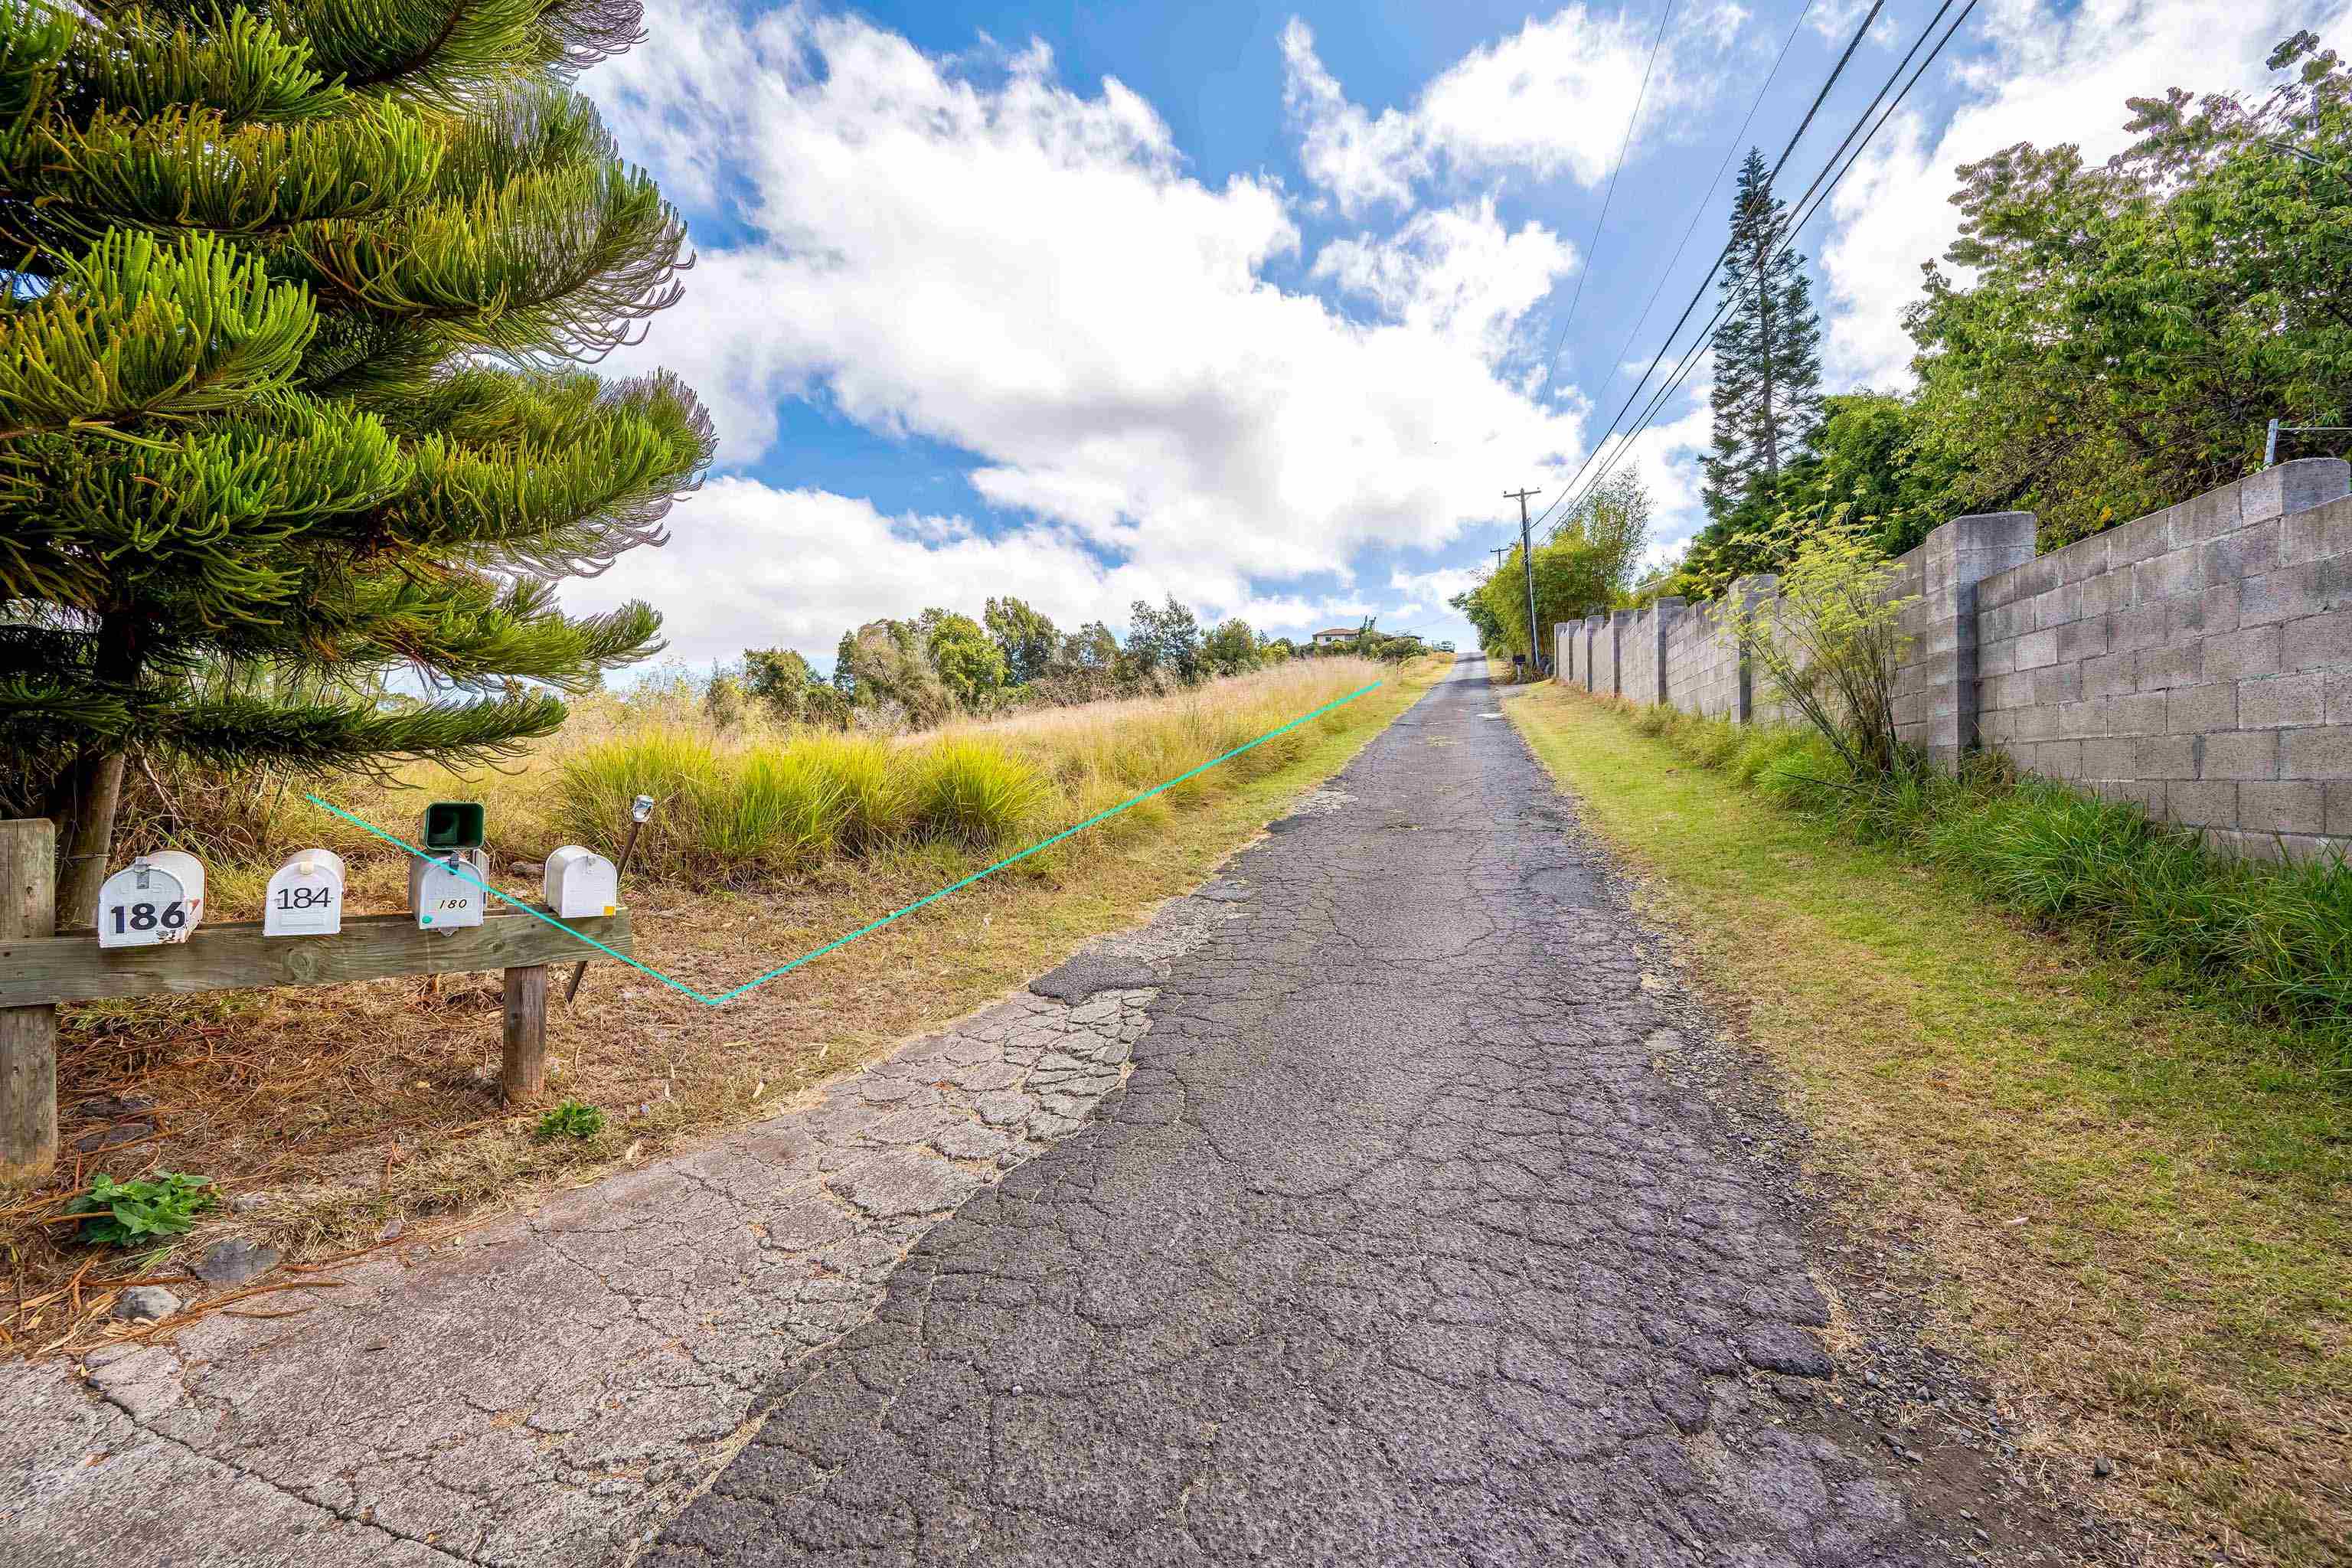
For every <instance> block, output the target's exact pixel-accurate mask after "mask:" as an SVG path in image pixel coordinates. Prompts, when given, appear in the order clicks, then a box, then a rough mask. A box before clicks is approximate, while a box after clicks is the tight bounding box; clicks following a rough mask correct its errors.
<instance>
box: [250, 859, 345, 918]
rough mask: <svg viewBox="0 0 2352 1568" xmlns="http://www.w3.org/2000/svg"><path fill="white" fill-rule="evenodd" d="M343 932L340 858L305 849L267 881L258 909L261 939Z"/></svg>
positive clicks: (341, 867)
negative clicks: (259, 909) (264, 896)
mask: <svg viewBox="0 0 2352 1568" xmlns="http://www.w3.org/2000/svg"><path fill="white" fill-rule="evenodd" d="M342 929H343V858H342V857H341V856H340V855H338V854H336V853H335V852H334V851H333V850H331V849H305V850H303V851H302V853H300V854H299V855H297V856H295V857H294V858H292V859H291V860H289V861H287V862H286V864H284V865H283V866H280V867H278V869H277V871H276V872H275V873H274V874H272V875H271V877H270V879H269V892H268V896H267V898H265V899H264V900H263V901H262V906H261V934H262V935H264V936H332V935H334V934H335V933H336V932H337V931H341V930H342Z"/></svg>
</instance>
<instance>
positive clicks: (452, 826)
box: [417, 800, 483, 855]
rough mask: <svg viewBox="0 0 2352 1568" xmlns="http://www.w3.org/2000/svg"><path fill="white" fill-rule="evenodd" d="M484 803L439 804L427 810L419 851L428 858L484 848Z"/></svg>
mask: <svg viewBox="0 0 2352 1568" xmlns="http://www.w3.org/2000/svg"><path fill="white" fill-rule="evenodd" d="M482 829H483V821H482V803H481V802H480V801H478V800H436V801H435V802H434V803H433V804H432V805H428V806H426V807H425V826H424V827H423V829H422V830H421V832H422V837H420V838H419V839H418V841H417V847H419V848H421V849H423V850H424V851H425V853H427V854H429V855H444V854H446V853H448V852H449V851H450V850H452V849H479V848H480V847H482Z"/></svg>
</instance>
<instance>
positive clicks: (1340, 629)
mask: <svg viewBox="0 0 2352 1568" xmlns="http://www.w3.org/2000/svg"><path fill="white" fill-rule="evenodd" d="M1363 629H1364V628H1363V627H1361V626H1325V627H1324V628H1323V629H1322V630H1321V631H1319V632H1317V633H1316V634H1315V635H1316V636H1317V637H1354V636H1355V635H1356V634H1357V633H1358V632H1360V631H1361V630H1363Z"/></svg>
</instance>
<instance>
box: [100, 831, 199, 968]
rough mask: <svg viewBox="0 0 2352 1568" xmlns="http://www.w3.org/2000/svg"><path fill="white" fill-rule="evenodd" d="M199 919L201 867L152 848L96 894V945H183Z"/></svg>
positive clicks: (188, 857)
mask: <svg viewBox="0 0 2352 1568" xmlns="http://www.w3.org/2000/svg"><path fill="white" fill-rule="evenodd" d="M204 915H205V868H204V863H203V862H202V861H200V860H198V859H197V858H195V857H194V856H193V855H190V854H188V853H186V852H185V851H184V850H179V849H158V850H157V851H155V853H154V854H152V855H142V856H141V857H139V858H138V859H136V860H133V861H132V862H131V864H130V865H128V866H125V867H124V868H122V869H121V870H120V871H117V872H116V873H115V874H114V875H113V876H111V877H109V878H108V879H106V883H105V886H103V887H101V888H100V889H99V890H98V945H99V946H100V947H152V946H154V945H155V944H156V943H158V942H185V941H186V940H187V939H188V933H189V932H190V931H194V930H195V929H196V922H197V921H200V920H202V919H204Z"/></svg>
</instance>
